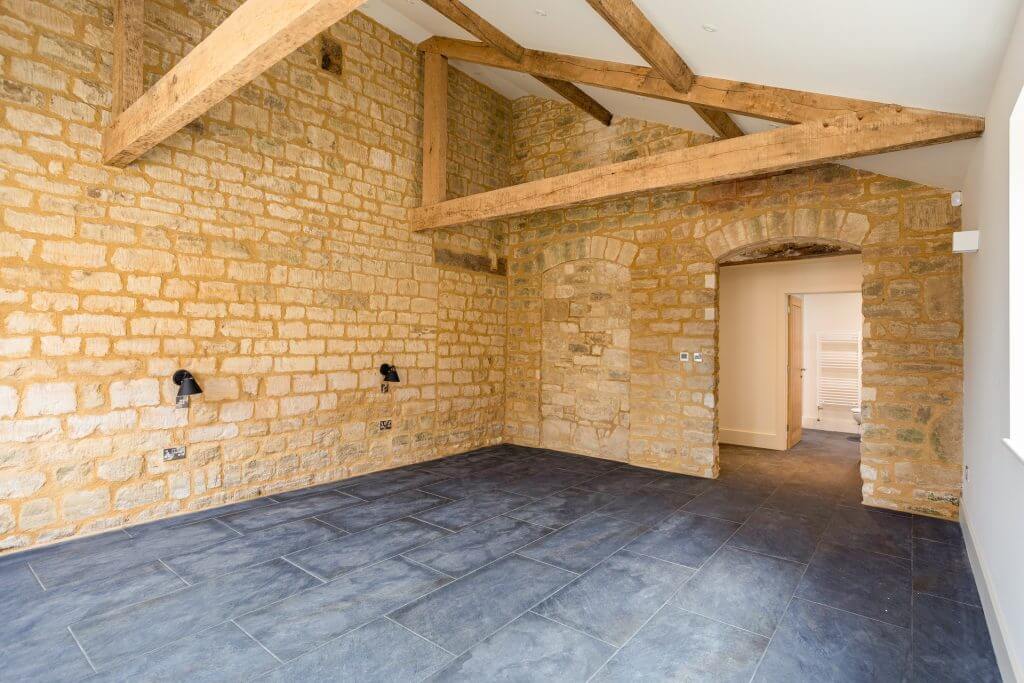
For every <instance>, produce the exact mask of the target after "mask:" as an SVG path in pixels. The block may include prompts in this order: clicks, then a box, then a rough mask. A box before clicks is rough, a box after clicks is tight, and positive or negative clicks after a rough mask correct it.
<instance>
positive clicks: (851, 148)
mask: <svg viewBox="0 0 1024 683" xmlns="http://www.w3.org/2000/svg"><path fill="white" fill-rule="evenodd" d="M984 129H985V122H984V119H980V118H977V117H973V116H961V115H957V114H943V113H940V112H934V111H927V110H921V109H905V108H901V107H895V106H885V107H881V108H878V109H876V110H874V111H870V112H867V113H863V114H859V113H847V114H842V115H840V116H836V117H832V118H830V119H826V120H823V121H812V122H807V123H802V124H798V125H794V126H788V127H785V128H779V129H776V130H772V131H767V132H764V133H756V134H753V135H745V136H743V137H739V138H730V139H727V140H719V141H717V142H711V143H708V144H705V145H698V146H696V147H689V148H686V149H681V150H676V151H672V152H666V153H663V154H656V155H652V156H649V157H644V158H641V159H633V160H630V161H624V162H621V163H616V164H610V165H607V166H600V167H597V168H591V169H585V170H582V171H576V172H574V173H568V174H566V175H561V176H556V177H553V178H544V179H541V180H535V181H533V182H529V183H523V184H521V185H513V186H511V187H506V188H501V189H498V190H492V191H490V192H483V193H480V194H475V195H470V196H468V197H461V198H459V199H452V200H449V201H446V202H442V203H440V204H434V205H433V206H426V207H421V208H418V209H413V210H411V211H410V214H409V221H410V225H411V227H412V229H413V230H428V229H432V228H442V227H450V226H454V225H461V224H464V223H470V222H475V221H481V220H489V219H494V218H503V217H508V216H517V215H521V214H525V213H532V212H536V211H547V210H550V209H558V208H563V207H566V206H572V205H576V204H582V203H585V202H591V201H597V200H602V199H609V198H612V197H619V196H623V195H630V194H636V193H639V192H652V191H659V190H668V189H675V188H680V187H693V186H697V185H705V184H708V183H714V182H721V181H727V180H736V179H738V178H746V177H751V176H759V175H766V174H771V173H779V172H782V171H788V170H792V169H796V168H803V167H807V166H814V165H818V164H822V163H827V162H834V161H841V160H843V159H850V158H853V157H858V156H863V155H867V154H879V153H882V152H892V151H896V150H901V149H910V148H912V147H921V146H925V145H932V144H937V143H942V142H950V141H952V140H962V139H967V138H973V137H978V136H980V135H981V134H982V132H984Z"/></svg>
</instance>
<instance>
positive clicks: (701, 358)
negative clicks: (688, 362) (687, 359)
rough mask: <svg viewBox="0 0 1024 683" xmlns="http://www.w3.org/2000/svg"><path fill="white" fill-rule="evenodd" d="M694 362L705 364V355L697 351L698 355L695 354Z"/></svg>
mask: <svg viewBox="0 0 1024 683" xmlns="http://www.w3.org/2000/svg"><path fill="white" fill-rule="evenodd" d="M693 362H694V363H703V362H704V354H703V353H701V352H700V351H697V352H696V353H694V354H693Z"/></svg>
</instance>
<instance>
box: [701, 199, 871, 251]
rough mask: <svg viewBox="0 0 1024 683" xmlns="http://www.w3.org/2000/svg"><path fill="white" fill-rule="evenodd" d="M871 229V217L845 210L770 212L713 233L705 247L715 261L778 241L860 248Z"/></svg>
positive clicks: (705, 240) (706, 237) (705, 241)
mask: <svg viewBox="0 0 1024 683" xmlns="http://www.w3.org/2000/svg"><path fill="white" fill-rule="evenodd" d="M870 230H871V225H870V222H869V221H868V216H867V214H864V213H859V212H856V211H847V210H845V209H819V208H800V209H790V210H779V211H767V212H765V213H761V214H758V215H756V216H748V217H746V218H742V219H739V220H735V221H732V222H730V223H726V224H725V225H722V226H721V227H718V228H716V229H714V230H711V231H709V232H708V233H707V234H706V235H705V236H704V244H705V246H707V249H708V252H709V253H710V254H711V256H712V258H714V260H715V261H721V260H722V258H723V257H726V256H728V255H729V254H732V253H735V252H737V251H739V250H742V249H747V248H750V247H753V246H756V245H758V244H761V243H764V242H769V241H771V240H777V239H792V240H800V241H802V240H808V241H818V240H830V241H832V242H836V243H841V244H846V245H849V246H851V247H854V248H856V249H860V247H861V245H863V244H864V240H865V239H866V238H867V236H868V233H869V232H870Z"/></svg>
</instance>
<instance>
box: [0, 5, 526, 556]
mask: <svg viewBox="0 0 1024 683" xmlns="http://www.w3.org/2000/svg"><path fill="white" fill-rule="evenodd" d="M240 2H241V0H229V1H228V2H217V3H209V2H190V1H186V0H147V1H146V3H145V18H146V34H145V69H146V76H147V80H148V81H149V82H153V81H154V80H155V79H156V78H157V77H159V75H160V74H162V73H164V72H165V71H166V70H167V69H168V68H169V67H170V66H171V65H172V64H174V63H176V62H177V61H178V60H180V59H181V57H182V55H184V54H185V53H186V52H187V51H188V50H189V49H190V48H191V47H192V46H193V45H195V44H196V43H198V42H199V41H200V40H201V39H202V38H203V37H204V36H205V35H206V34H207V33H209V32H210V31H211V30H212V29H213V28H214V27H215V26H217V25H218V24H219V23H220V22H221V21H223V19H224V17H225V16H226V15H227V14H228V13H229V12H230V11H231V10H232V9H234V8H235V7H237V6H238V5H239V4H240ZM112 6H113V5H112V0H7V1H6V2H4V3H3V4H2V10H0V550H3V549H11V548H21V547H25V546H28V545H32V544H38V543H44V542H48V541H51V540H54V539H58V538H64V537H67V536H70V535H74V534H81V533H89V532H95V531H98V530H102V529H107V528H111V527H116V526H120V525H124V524H127V523H131V522H136V521H141V520H146V519H151V518H154V517H161V516H166V515H171V514H175V513H179V512H183V511H187V510H194V509H199V508H204V507H210V506H215V505H221V504H224V503H229V502H232V501H237V500H242V499H246V498H252V497H255V496H258V495H261V494H266V493H272V492H275V491H282V490H287V489H294V488H298V487H300V486H304V485H307V484H310V483H315V482H319V481H327V480H334V479H339V478H343V477H348V476H352V475H355V474H360V473H363V472H368V471H373V470H378V469H382V468H388V467H395V466H398V465H403V464H407V463H410V462H417V461H420V460H424V459H429V458H434V457H439V456H441V455H445V454H449V453H454V452H459V451H464V450H467V449H470V448H473V447H476V446H480V445H484V444H491V443H494V442H497V441H499V440H500V439H501V426H502V423H503V414H504V395H503V386H504V372H505V360H504V354H505V330H506V319H505V315H506V314H505V306H506V299H507V297H506V279H505V275H504V260H503V259H502V258H499V257H500V256H501V252H502V250H503V249H504V244H505V229H504V226H503V225H502V224H497V225H487V226H479V225H478V226H468V227H465V228H460V229H457V230H447V231H437V232H434V233H425V234H416V233H412V232H410V230H409V229H408V224H407V222H406V220H405V216H406V211H407V209H409V208H410V207H413V206H417V205H419V202H420V199H419V197H420V180H419V178H420V166H421V146H422V143H421V127H422V123H421V122H422V66H421V57H420V56H419V55H418V54H417V52H416V49H415V47H414V46H413V45H412V44H411V43H409V42H408V41H406V40H404V39H402V38H401V37H399V36H397V35H396V34H394V33H392V32H391V31H389V30H387V29H386V28H384V27H382V26H380V25H378V24H376V23H374V22H372V21H370V20H369V19H367V18H366V17H364V16H363V15H360V14H354V15H352V16H351V17H349V18H348V19H347V20H346V21H344V22H342V23H340V24H338V25H336V26H334V27H332V29H331V30H330V32H329V37H330V39H332V40H334V41H336V42H338V43H339V44H340V45H341V46H342V51H343V63H342V73H341V74H336V73H329V72H327V71H324V70H323V69H321V68H320V53H319V48H320V43H319V41H317V40H314V41H312V42H311V43H310V44H309V45H307V46H305V47H303V48H302V49H300V50H298V51H297V52H295V53H294V54H292V55H291V56H289V57H288V58H286V59H285V60H283V61H282V62H280V63H279V64H277V65H275V66H274V67H272V68H271V69H270V70H268V71H267V72H266V73H264V74H263V75H261V76H260V77H259V78H257V79H256V80H255V81H254V82H253V83H251V84H249V85H246V86H245V87H243V88H242V89H241V90H239V91H238V92H237V93H236V94H234V95H232V96H231V97H229V98H228V99H227V100H225V101H224V102H222V103H220V104H218V105H217V106H215V107H214V108H213V109H211V110H210V111H209V112H208V113H207V114H206V115H204V116H203V117H201V118H200V119H198V120H197V121H195V122H193V123H192V124H190V125H189V126H187V127H186V128H185V129H184V130H182V131H181V132H179V133H178V134H176V135H174V136H172V137H171V138H169V139H168V140H167V141H166V142H165V143H163V144H161V145H159V146H158V147H156V148H155V149H153V150H152V151H151V152H149V153H148V154H146V155H145V156H144V157H143V158H141V159H140V160H139V161H137V162H135V163H133V164H131V165H130V166H129V167H128V168H126V169H123V170H120V169H113V168H108V167H104V166H103V165H102V164H101V162H100V138H101V134H102V131H103V128H104V125H105V123H107V122H108V121H109V118H110V113H109V109H110V64H111V46H112V44H113V40H112V24H113V12H112ZM449 86H450V87H449V110H450V112H451V116H450V120H449V128H450V132H451V142H452V144H451V147H450V158H449V168H448V177H449V185H450V188H451V194H452V195H453V196H454V195H456V194H460V193H469V192H478V191H481V190H486V189H491V188H494V187H498V186H502V185H506V184H508V158H509V154H510V135H511V132H510V121H511V104H510V103H509V101H508V100H506V99H505V98H503V97H501V96H500V95H498V94H496V93H494V92H493V91H491V90H489V89H488V88H485V87H484V86H482V85H480V84H479V83H477V82H475V81H473V80H471V79H470V78H468V77H466V76H465V75H463V74H461V73H460V72H458V71H454V70H453V71H452V72H451V75H450V79H449ZM383 362H388V363H394V364H395V365H397V366H398V369H399V373H400V375H401V379H402V381H401V383H400V384H398V385H395V386H394V387H393V389H392V391H391V392H390V393H387V394H383V393H381V391H380V388H379V382H380V375H379V373H378V371H377V368H378V366H379V365H380V364H381V363H383ZM178 368H187V369H189V370H190V371H192V372H193V373H194V374H195V375H196V377H197V378H198V380H199V383H200V384H201V385H202V387H203V389H204V390H205V393H204V394H203V395H202V396H201V397H200V398H198V399H196V400H195V401H193V404H192V407H191V409H189V410H178V409H175V408H174V393H175V387H174V385H173V384H172V383H171V380H170V377H171V374H172V373H173V372H174V371H175V370H176V369H178ZM381 420H391V421H392V425H393V426H392V429H391V430H387V431H382V430H380V429H379V423H380V421H381ZM174 445H184V446H187V448H188V456H187V458H186V459H185V460H181V461H175V462H167V463H165V462H164V461H163V460H162V457H161V451H162V449H163V448H165V447H168V446H174Z"/></svg>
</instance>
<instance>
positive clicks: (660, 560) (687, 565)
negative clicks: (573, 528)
mask: <svg viewBox="0 0 1024 683" xmlns="http://www.w3.org/2000/svg"><path fill="white" fill-rule="evenodd" d="M648 533H650V532H648ZM637 538H639V536H638V537H637ZM626 550H627V551H628V552H631V553H633V554H634V555H639V556H640V557H646V558H647V559H649V560H658V561H659V562H667V563H668V564H671V565H673V566H676V567H682V568H683V569H689V570H690V571H692V572H693V573H694V574H696V573H697V572H698V571H700V567H694V566H692V565H689V564H683V563H682V562H676V561H675V560H667V559H665V558H664V557H656V556H654V555H651V554H650V553H642V552H640V551H639V550H631V549H628V548H627V549H626ZM615 552H619V551H618V550H617V551H615ZM715 552H718V551H717V550H716V551H715ZM712 554H714V553H712ZM605 559H607V558H605ZM708 559H710V558H708ZM602 562H603V560H602ZM599 564H600V563H599ZM702 564H703V563H702ZM588 571H589V570H588ZM687 580H689V579H687ZM684 583H685V582H684Z"/></svg>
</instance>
